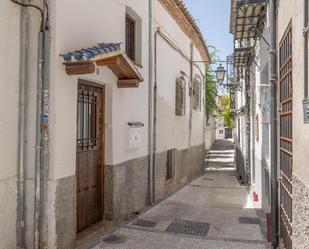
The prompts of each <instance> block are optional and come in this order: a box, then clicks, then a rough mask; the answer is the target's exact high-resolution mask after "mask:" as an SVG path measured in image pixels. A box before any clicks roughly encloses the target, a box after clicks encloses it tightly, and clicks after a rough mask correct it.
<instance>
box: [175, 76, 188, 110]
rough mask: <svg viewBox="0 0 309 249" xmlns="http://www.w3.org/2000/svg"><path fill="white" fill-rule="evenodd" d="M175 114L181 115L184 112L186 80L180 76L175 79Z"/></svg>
mask: <svg viewBox="0 0 309 249" xmlns="http://www.w3.org/2000/svg"><path fill="white" fill-rule="evenodd" d="M175 107H176V108H175V114H176V115H178V116H183V115H185V114H186V81H185V80H184V79H182V78H179V79H177V80H176V103H175Z"/></svg>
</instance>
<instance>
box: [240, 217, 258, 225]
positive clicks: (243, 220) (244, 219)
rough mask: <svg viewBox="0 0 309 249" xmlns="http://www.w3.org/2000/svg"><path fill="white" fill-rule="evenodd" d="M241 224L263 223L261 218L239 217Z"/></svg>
mask: <svg viewBox="0 0 309 249" xmlns="http://www.w3.org/2000/svg"><path fill="white" fill-rule="evenodd" d="M239 223H240V224H255V225H259V224H260V223H261V220H260V219H259V218H254V217H239Z"/></svg>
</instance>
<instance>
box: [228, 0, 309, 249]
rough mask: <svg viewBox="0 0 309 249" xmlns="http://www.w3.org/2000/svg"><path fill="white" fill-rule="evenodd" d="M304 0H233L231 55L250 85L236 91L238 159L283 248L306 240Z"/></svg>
mask: <svg viewBox="0 0 309 249" xmlns="http://www.w3.org/2000/svg"><path fill="white" fill-rule="evenodd" d="M308 4H309V3H308V1H301V0H295V1H288V0H280V1H274V0H271V1H263V0H258V1H242V0H238V1H237V0H235V1H234V0H232V6H233V7H232V15H231V17H232V18H231V21H232V22H231V26H232V31H233V34H234V37H235V40H236V41H237V42H236V43H235V57H234V59H235V60H236V61H237V62H238V63H239V64H238V65H237V66H236V67H243V68H246V70H247V75H245V77H243V82H246V83H247V88H243V89H242V91H239V92H238V108H240V107H241V106H243V108H241V109H239V111H238V116H237V121H236V123H237V126H238V127H237V130H238V133H237V140H238V143H239V145H240V146H239V150H238V159H239V160H243V161H244V162H245V163H247V165H249V167H248V168H247V173H248V176H249V181H248V183H249V184H250V185H251V187H252V193H253V199H255V203H256V205H257V207H259V208H263V210H264V211H265V212H266V213H269V214H270V212H271V216H270V217H271V218H272V219H271V220H270V219H268V221H267V222H268V227H270V226H271V227H272V231H275V232H273V233H272V234H270V235H272V238H271V240H272V242H273V246H274V247H277V246H279V248H286V249H292V248H293V249H294V248H295V249H296V248H297V249H298V248H309V239H308V226H307V224H308V218H307V217H308V210H309V208H308V201H307V199H308V175H309V174H308V167H307V166H308V163H309V158H308V156H307V154H306V148H307V147H308V142H309V139H308V137H307V136H305V135H304V134H306V131H307V129H308V123H309V122H308V112H307V110H308V68H307V65H308V46H309V45H308V37H307V36H308V35H307V32H308V15H309V13H308V6H309V5H308ZM244 10H245V11H244ZM244 13H245V14H244ZM253 13H254V15H255V16H258V18H254V17H253V16H254V15H253ZM257 13H259V15H257ZM241 19H242V20H246V21H243V23H241V21H240V20H241ZM247 25H250V26H251V27H252V26H255V27H256V28H255V29H253V28H249V29H246V28H243V27H244V26H247ZM255 32H256V33H255ZM257 37H258V39H256V38H257ZM242 38H243V39H246V41H245V42H244V41H243V42H240V43H239V41H241V40H242ZM244 45H245V46H244ZM248 45H249V46H248ZM244 47H246V49H247V50H246V51H245V50H243V51H240V50H239V48H242V49H244ZM241 52H242V53H241ZM246 53H248V54H249V57H248V56H247V55H246ZM241 110H243V112H241ZM241 113H242V115H241ZM244 137H245V141H247V143H246V142H243V140H244V139H243V138H244ZM242 144H243V145H242ZM248 152H249V153H248ZM268 218H269V216H268ZM268 232H270V230H268Z"/></svg>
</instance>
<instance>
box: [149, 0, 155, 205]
mask: <svg viewBox="0 0 309 249" xmlns="http://www.w3.org/2000/svg"><path fill="white" fill-rule="evenodd" d="M153 8H154V7H153V0H149V85H148V91H149V92H148V113H149V114H148V129H149V132H148V134H149V136H148V150H149V151H148V153H149V199H150V204H151V205H153V204H154V202H155V196H154V193H155V186H154V179H155V172H154V171H155V170H154V158H155V153H154V144H155V139H154V107H153V105H154V91H153V90H154V89H153V87H154V86H153V39H154V37H153V34H154V33H153Z"/></svg>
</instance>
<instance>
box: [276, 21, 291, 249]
mask: <svg viewBox="0 0 309 249" xmlns="http://www.w3.org/2000/svg"><path fill="white" fill-rule="evenodd" d="M279 59H280V81H279V84H280V85H279V89H280V94H279V96H280V100H279V101H280V145H279V146H280V184H279V191H280V213H279V214H280V217H279V220H280V248H281V249H292V248H293V246H292V222H293V220H292V218H293V217H292V202H293V196H292V194H293V187H292V171H293V134H292V127H293V121H292V116H293V101H292V100H293V98H292V97H293V53H292V26H291V25H289V27H288V29H287V31H286V33H285V35H284V37H283V39H282V41H281V42H280V57H279Z"/></svg>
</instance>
